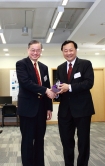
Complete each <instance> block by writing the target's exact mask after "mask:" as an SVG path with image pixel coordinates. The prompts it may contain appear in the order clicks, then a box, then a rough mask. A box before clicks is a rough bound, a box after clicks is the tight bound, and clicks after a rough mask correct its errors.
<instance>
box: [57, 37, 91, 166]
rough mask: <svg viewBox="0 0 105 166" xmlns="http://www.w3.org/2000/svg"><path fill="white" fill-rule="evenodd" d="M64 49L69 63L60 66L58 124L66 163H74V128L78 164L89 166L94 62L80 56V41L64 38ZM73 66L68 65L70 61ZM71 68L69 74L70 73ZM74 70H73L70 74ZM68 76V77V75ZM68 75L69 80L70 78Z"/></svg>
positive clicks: (58, 77)
mask: <svg viewBox="0 0 105 166" xmlns="http://www.w3.org/2000/svg"><path fill="white" fill-rule="evenodd" d="M61 50H62V52H63V55H64V58H65V59H66V60H67V62H64V63H63V64H61V65H59V66H58V68H57V79H58V80H60V82H61V83H62V84H60V86H59V89H60V92H59V93H58V94H59V97H60V104H59V110H58V125H59V132H60V138H61V142H62V145H63V154H64V160H65V166H74V148H75V139H74V136H75V131H76V129H77V137H78V142H77V144H78V152H79V153H78V159H77V166H88V160H89V154H90V124H91V116H92V114H94V106H93V102H92V97H91V93H90V89H91V88H92V86H93V83H94V73H93V68H92V64H91V62H90V61H88V60H83V59H79V58H78V57H77V44H76V43H75V42H74V41H70V40H68V41H65V42H64V43H63V44H62V46H61ZM70 63H71V65H70V68H71V69H70V68H69V64H70ZM68 70H69V75H68V74H67V73H68ZM70 72H71V73H70ZM67 75H68V76H67ZM68 77H69V79H68Z"/></svg>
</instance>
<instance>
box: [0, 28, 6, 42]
mask: <svg viewBox="0 0 105 166" xmlns="http://www.w3.org/2000/svg"><path fill="white" fill-rule="evenodd" d="M0 36H1V40H2V43H3V44H6V40H5V37H4V34H3V30H2V29H0Z"/></svg>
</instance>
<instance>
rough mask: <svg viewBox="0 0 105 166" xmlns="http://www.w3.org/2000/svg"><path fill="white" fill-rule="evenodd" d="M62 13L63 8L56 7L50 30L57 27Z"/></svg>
mask: <svg viewBox="0 0 105 166" xmlns="http://www.w3.org/2000/svg"><path fill="white" fill-rule="evenodd" d="M63 12H64V7H63V6H58V8H57V10H56V12H55V15H54V18H53V20H52V23H51V28H52V29H56V27H57V25H58V22H59V20H60V18H61V16H62V14H63Z"/></svg>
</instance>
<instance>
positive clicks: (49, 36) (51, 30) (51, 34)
mask: <svg viewBox="0 0 105 166" xmlns="http://www.w3.org/2000/svg"><path fill="white" fill-rule="evenodd" d="M53 34H54V29H51V28H50V29H49V31H48V34H47V39H46V43H50V41H51V38H52V36H53Z"/></svg>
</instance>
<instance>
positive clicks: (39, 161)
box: [20, 109, 47, 166]
mask: <svg viewBox="0 0 105 166" xmlns="http://www.w3.org/2000/svg"><path fill="white" fill-rule="evenodd" d="M46 116H47V113H46V112H44V110H43V109H39V111H38V114H37V115H36V116H35V117H32V118H31V117H23V116H20V131H21V135H22V141H21V157H22V164H23V166H44V135H45V131H46Z"/></svg>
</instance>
